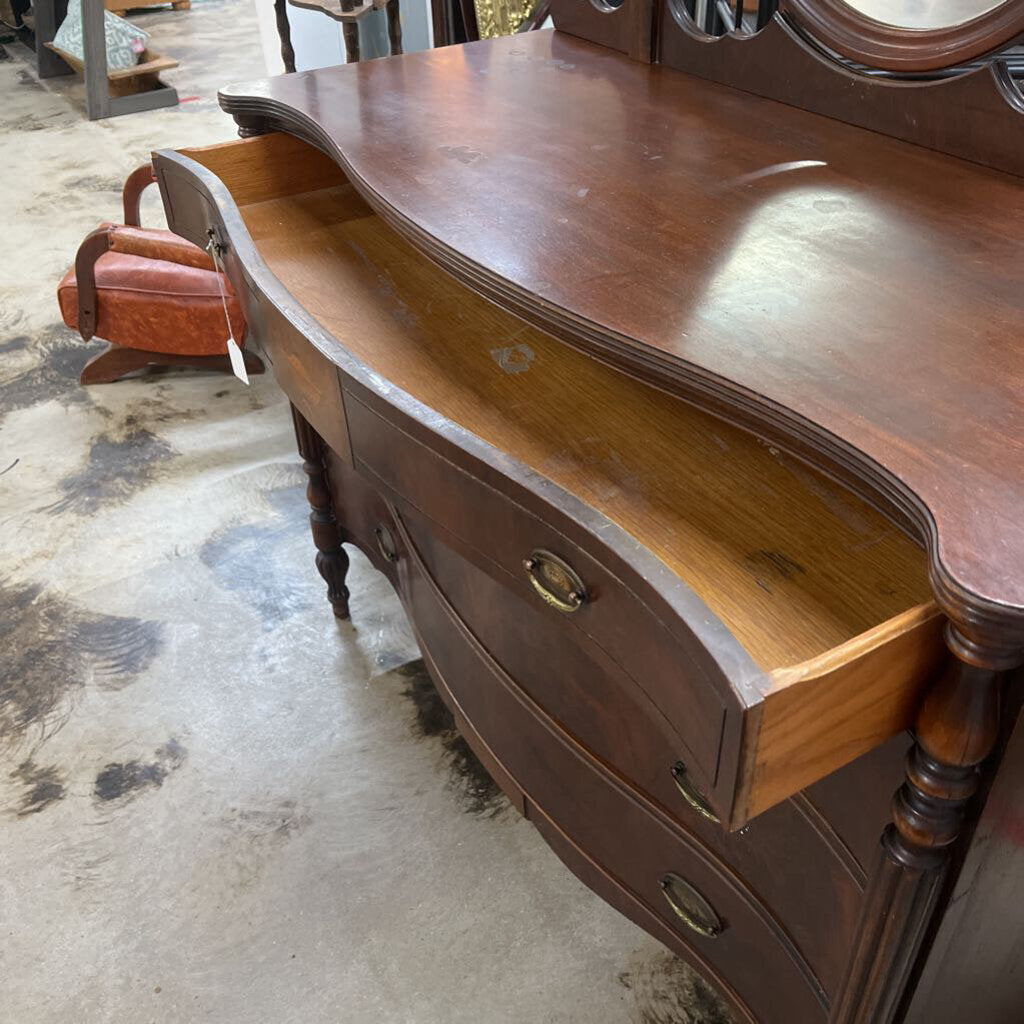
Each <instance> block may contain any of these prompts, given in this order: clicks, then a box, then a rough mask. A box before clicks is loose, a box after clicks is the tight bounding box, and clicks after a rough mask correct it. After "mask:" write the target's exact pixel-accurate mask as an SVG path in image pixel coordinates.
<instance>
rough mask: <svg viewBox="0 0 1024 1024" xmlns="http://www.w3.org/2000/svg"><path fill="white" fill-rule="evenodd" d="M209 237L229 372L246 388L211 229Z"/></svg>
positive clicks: (222, 266)
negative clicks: (226, 340)
mask: <svg viewBox="0 0 1024 1024" xmlns="http://www.w3.org/2000/svg"><path fill="white" fill-rule="evenodd" d="M208 234H209V236H210V241H209V244H208V245H207V246H206V249H207V251H208V252H209V254H210V255H211V256H212V257H213V269H214V270H215V271H216V272H217V288H218V289H219V291H220V302H221V305H222V306H223V307H224V322H225V323H226V324H227V328H228V359H230V360H231V372H232V373H233V374H234V375H235V376H236V377H237V378H238V379H239V380H240V381H241V382H242V383H243V384H245V385H246V386H247V387H248V385H249V374H247V373H246V372H245V356H243V355H242V350H241V348H239V346H238V342H237V341H235V335H234V332H233V331H232V330H231V317H230V315H229V314H228V298H227V295H225V294H224V265H223V264H222V263H221V260H220V248H219V247H218V245H217V238H216V236H215V234H214V232H213V228H210V230H209V232H208Z"/></svg>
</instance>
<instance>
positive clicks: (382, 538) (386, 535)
mask: <svg viewBox="0 0 1024 1024" xmlns="http://www.w3.org/2000/svg"><path fill="white" fill-rule="evenodd" d="M373 535H374V536H375V537H376V538H377V550H378V551H379V552H380V554H381V558H383V559H384V561H385V562H397V561H398V546H397V545H396V544H395V538H394V535H393V534H392V533H391V531H390V530H389V529H388V528H387V526H385V525H384V523H380V524H379V525H378V526H377V527H376V528H375V529H374V531H373Z"/></svg>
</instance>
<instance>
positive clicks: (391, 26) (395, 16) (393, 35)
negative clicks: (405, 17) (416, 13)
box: [387, 0, 402, 57]
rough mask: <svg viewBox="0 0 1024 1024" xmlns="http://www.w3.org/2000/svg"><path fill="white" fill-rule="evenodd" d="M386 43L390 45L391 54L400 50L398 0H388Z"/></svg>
mask: <svg viewBox="0 0 1024 1024" xmlns="http://www.w3.org/2000/svg"><path fill="white" fill-rule="evenodd" d="M387 14H388V43H389V44H390V46H391V56H392V57H395V56H397V55H398V54H400V53H401V52H402V11H401V8H400V7H399V0H388V3H387Z"/></svg>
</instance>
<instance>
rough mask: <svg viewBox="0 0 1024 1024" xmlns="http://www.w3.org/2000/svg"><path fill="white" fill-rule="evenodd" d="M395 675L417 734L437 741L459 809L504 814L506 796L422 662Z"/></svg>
mask: <svg viewBox="0 0 1024 1024" xmlns="http://www.w3.org/2000/svg"><path fill="white" fill-rule="evenodd" d="M396 672H397V673H398V675H399V676H400V677H402V678H403V679H404V680H405V686H404V687H403V689H402V695H403V696H404V697H406V698H408V699H409V701H411V702H412V705H413V707H414V708H415V710H416V722H415V730H416V733H417V734H418V735H420V736H424V737H430V738H432V739H437V740H440V743H441V747H442V750H443V752H444V763H445V766H446V769H447V772H448V782H447V784H446V785H447V788H448V789H449V791H450V792H452V793H453V794H454V795H455V797H456V799H457V800H458V802H459V805H460V806H461V807H462V809H463V810H464V811H465V812H466V813H467V814H472V815H473V816H475V817H479V818H496V817H498V816H499V815H500V814H502V813H504V812H505V811H506V810H507V809H508V807H509V806H510V804H509V802H508V799H507V797H506V796H505V794H504V793H503V792H502V791H501V789H500V787H499V786H498V784H497V783H496V782H495V781H494V779H492V778H491V776H490V775H488V773H487V769H486V768H484V766H483V765H482V764H481V763H480V760H479V758H478V757H477V756H476V754H474V753H473V751H472V749H471V748H470V746H469V744H468V743H467V742H466V741H465V740H464V739H463V737H462V736H461V735H460V733H459V731H458V729H456V727H455V718H454V717H453V716H452V713H451V712H450V711H449V710H448V707H447V705H446V704H445V702H444V701H443V700H442V699H441V695H440V694H439V693H438V692H437V689H436V688H435V686H434V684H433V682H432V680H431V678H430V676H429V674H428V673H427V668H426V666H425V665H424V664H423V662H422V661H421V660H419V659H417V660H416V661H412V662H409V664H408V665H403V666H402V667H401V668H400V669H396Z"/></svg>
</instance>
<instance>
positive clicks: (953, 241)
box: [155, 0, 1024, 1024]
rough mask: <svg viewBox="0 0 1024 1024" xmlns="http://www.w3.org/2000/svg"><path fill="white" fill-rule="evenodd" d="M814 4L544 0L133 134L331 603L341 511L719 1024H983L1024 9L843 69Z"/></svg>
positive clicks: (488, 741)
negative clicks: (227, 129) (168, 126)
mask: <svg viewBox="0 0 1024 1024" xmlns="http://www.w3.org/2000/svg"><path fill="white" fill-rule="evenodd" d="M719 6H720V7H721V6H723V5H719ZM763 6H764V5H762V7H763ZM843 6H845V5H843V4H842V3H841V0H827V2H823V3H820V4H811V3H810V2H809V0H808V2H806V3H805V2H800V3H795V2H794V3H792V4H790V5H789V8H788V9H786V10H784V11H783V12H782V13H776V14H774V15H772V12H771V11H768V12H765V11H764V10H761V11H760V12H753V13H750V12H748V18H747V20H746V21H745V22H742V23H741V25H739V26H734V27H733V31H731V32H725V29H724V28H723V27H722V25H721V24H719V25H718V27H717V29H713V28H712V27H711V26H707V25H705V26H702V27H700V28H698V27H697V25H696V23H695V22H693V20H692V19H691V17H690V15H691V14H692V10H690V9H688V8H687V7H686V5H685V4H683V3H681V2H680V3H679V4H678V5H675V6H674V5H673V4H672V3H668V4H657V5H653V6H652V5H651V3H650V2H649V0H625V3H623V4H622V5H621V6H617V7H612V6H606V5H603V4H595V3H592V2H591V0H556V2H555V4H554V18H555V24H556V26H557V28H556V30H555V31H542V32H533V33H530V34H529V35H522V36H515V37H511V38H503V39H496V40H492V41H488V42H482V43H472V44H468V45H466V46H460V47H448V48H444V49H440V50H434V51H430V52H426V53H417V54H410V55H405V56H402V57H395V58H390V59H386V60H378V61H372V62H368V63H363V64H359V65H354V66H347V67H341V68H331V69H325V70H322V71H315V72H308V73H303V74H297V75H287V76H283V77H281V78H275V79H271V80H268V81H264V82H258V83H254V84H249V85H244V86H236V87H232V88H230V89H226V90H225V91H224V92H223V93H222V94H221V103H222V105H223V106H224V108H225V109H226V110H228V111H229V112H230V113H232V114H233V115H234V117H235V118H236V120H237V121H238V123H239V125H240V126H241V128H242V135H243V138H242V139H241V140H236V141H230V142H225V143H224V144H223V145H219V146H213V147H209V148H205V149H200V150H182V151H170V150H168V151H162V152H160V153H158V154H156V157H155V162H156V168H157V172H158V177H159V181H160V187H161V190H162V194H163V199H164V203H165V206H166V210H167V214H168V218H169V222H170V224H171V226H172V228H173V229H174V230H175V231H177V232H178V233H179V234H181V235H183V236H185V237H186V238H189V239H191V240H193V241H195V242H197V243H199V244H201V245H207V244H211V245H212V246H214V247H215V248H216V251H217V252H218V254H219V257H220V258H221V259H222V261H223V263H224V265H225V267H226V269H227V271H228V274H229V276H230V278H231V281H232V282H233V286H234V288H235V291H236V292H237V293H238V295H239V296H240V298H241V300H242V302H243V305H244V306H245V308H246V311H247V316H248V320H249V324H250V333H249V338H250V344H253V345H256V346H257V347H258V348H259V350H261V352H262V353H263V354H265V356H266V358H267V360H268V362H269V363H270V364H271V365H272V367H273V371H274V373H275V375H276V377H277V380H278V381H279V383H280V384H281V386H282V388H283V389H284V390H285V391H286V393H287V394H288V396H289V398H290V399H291V401H292V405H293V410H294V419H295V428H296V435H297V438H298V444H299V449H300V452H301V455H302V458H303V460H304V467H305V470H306V473H307V474H308V476H309V490H308V494H309V501H310V504H311V506H312V515H311V522H312V527H313V537H314V541H315V544H316V548H317V551H318V553H317V566H318V567H319V569H320V572H321V574H322V575H323V577H324V579H325V580H326V582H327V584H328V589H329V598H330V601H331V603H332V604H333V606H334V611H335V614H337V615H339V616H345V615H347V614H348V599H349V594H348V590H347V589H346V586H345V572H346V568H347V565H348V559H347V556H346V554H345V550H344V548H343V546H342V544H343V543H344V544H349V543H351V544H355V545H357V546H358V547H359V548H361V549H362V550H363V551H364V552H365V553H366V554H367V556H368V557H369V558H370V559H371V561H372V562H373V563H374V565H375V566H377V568H379V569H380V570H381V571H382V572H383V573H385V574H386V575H387V577H388V578H389V579H390V580H391V582H392V583H393V585H394V586H395V588H396V590H397V592H398V594H399V595H400V597H401V599H402V601H403V603H404V605H405V607H406V610H407V612H408V614H409V618H410V620H411V622H412V624H413V627H414V629H415V632H416V635H417V638H418V641H419V643H420V646H421V648H422V651H423V657H424V659H425V661H426V663H427V665H428V667H429V669H430V671H431V673H432V675H433V678H434V680H435V682H436V684H437V686H438V688H439V690H440V692H441V693H442V695H443V696H444V698H445V700H446V701H447V702H448V704H449V705H450V706H451V708H452V710H453V712H454V713H455V716H456V719H457V721H458V724H459V727H460V728H461V729H462V731H463V732H464V734H465V736H466V738H467V740H468V741H469V742H470V744H471V745H472V747H473V748H474V750H475V751H476V752H477V754H478V755H479V756H480V758H481V759H482V760H483V762H484V763H485V765H486V766H487V767H488V769H489V770H490V771H491V772H492V773H493V775H494V777H495V778H496V779H497V780H498V782H499V783H500V784H501V786H502V787H503V788H504V790H505V791H506V792H507V793H508V795H509V796H510V798H511V799H512V800H513V802H514V803H515V805H516V806H517V807H518V808H519V810H520V811H521V812H522V813H523V814H524V815H525V816H526V817H527V818H528V819H529V820H530V821H532V822H533V823H534V824H535V826H536V827H537V829H538V830H539V831H540V832H541V834H542V835H543V836H544V838H545V839H546V840H547V842H548V843H549V844H550V845H551V846H552V848H553V849H554V850H555V851H556V852H557V853H558V855H559V856H560V857H561V858H562V860H563V861H564V862H565V864H566V865H567V866H568V867H569V868H570V869H571V870H572V871H573V872H574V873H575V874H576V875H577V876H578V877H579V878H580V879H582V880H583V881H584V882H585V883H586V884H587V885H588V886H590V887H591V888H592V889H593V890H595V891H596V892H597V893H599V894H600V895H601V896H602V897H603V898H604V899H606V900H607V901H608V902H609V903H611V904H612V905H613V906H614V907H616V908H618V909H619V910H620V911H621V912H622V913H623V914H625V915H627V916H628V917H630V918H632V919H633V920H634V921H636V922H637V923H638V924H640V925H641V926H642V927H643V928H645V929H646V930H647V931H648V932H650V933H651V934H652V935H654V936H656V937H657V938H659V939H660V940H661V941H663V942H664V943H665V945H666V946H668V947H669V948H670V949H672V950H673V951H674V952H676V953H678V954H679V955H680V956H682V957H683V958H685V959H686V960H688V961H689V962H691V963H692V964H694V965H695V966H696V967H697V969H698V970H700V971H701V972H702V973H704V974H705V975H706V976H707V977H708V978H709V979H712V980H713V981H714V982H715V983H716V984H717V985H718V987H719V988H720V990H721V991H722V993H723V995H724V996H725V997H726V999H727V1000H728V1001H729V1003H730V1004H731V1006H732V1008H733V1011H734V1013H735V1016H736V1018H737V1020H738V1021H750V1022H759V1024H815V1022H821V1024H824V1022H826V1021H828V1022H831V1024H853V1022H873V1024H881V1022H890V1021H894V1020H907V1021H913V1022H916V1024H924V1022H939V1024H943V1022H947V1021H948V1022H953V1021H958V1022H962V1021H970V1022H972V1024H975V1022H977V1024H1010V1022H1016V1021H1019V1020H1021V1019H1022V1018H1024V979H1022V974H1021V957H1022V955H1024V927H1022V919H1024V912H1022V910H1021V901H1020V895H1021V885H1022V879H1024V870H1022V866H1024V852H1021V844H1022V843H1024V730H1022V729H1018V730H1017V735H1016V736H1014V727H1015V725H1016V721H1017V713H1018V707H1019V687H1018V686H1017V685H1016V673H1014V671H1013V670H1014V669H1016V668H1017V666H1018V665H1019V664H1020V663H1021V661H1022V659H1024V517H1022V515H1021V511H1020V508H1021V500H1020V499H1021V497H1022V496H1024V486H1022V469H1024V397H1022V396H1024V392H1022V380H1021V377H1022V371H1021V359H1020V357H1019V344H1020V338H1021V334H1022V329H1024V288H1022V287H1021V258H1020V257H1021V253H1022V243H1021V239H1022V238H1024V201H1022V200H1024V192H1022V188H1021V184H1022V183H1021V178H1020V177H1019V175H1024V99H1022V98H1021V96H1020V93H1019V92H1018V91H1017V87H1016V84H1015V83H1014V80H1013V77H1012V74H1011V72H1010V69H1009V68H1008V66H1007V65H1006V64H1005V63H1003V62H1000V61H996V62H995V63H991V62H987V61H986V60H984V59H983V54H985V53H987V52H989V51H991V50H993V49H995V48H997V47H998V46H1000V45H1002V44H1003V43H1005V42H1006V41H1007V40H1008V39H1010V38H1012V37H1013V36H1014V35H1016V34H1019V32H1020V31H1021V30H1022V28H1024V23H1022V24H1020V25H1018V24H1017V23H1016V22H1012V19H1010V17H1009V15H1007V13H1006V11H1002V15H1003V16H1002V20H1001V21H1000V20H999V19H998V18H997V17H996V16H997V15H999V14H1000V11H1001V8H1000V9H997V10H996V11H995V12H993V14H992V15H991V16H985V17H983V18H981V19H980V21H981V22H983V23H984V27H985V28H986V30H987V32H988V34H987V35H985V36H984V38H983V39H982V40H981V41H980V42H979V32H980V29H978V30H976V31H974V32H973V35H972V36H971V39H970V40H968V41H967V42H963V41H962V40H960V39H959V37H957V38H956V39H953V40H952V41H950V39H948V38H945V37H943V38H941V39H940V38H938V37H939V36H941V33H940V32H931V33H929V32H928V31H922V32H919V33H918V34H917V35H913V36H911V37H908V39H904V41H903V42H902V43H900V42H899V40H896V41H893V39H881V40H880V41H879V40H875V39H874V38H873V37H872V36H871V33H870V32H869V31H868V29H869V28H870V25H869V26H868V27H867V28H864V26H863V25H862V26H860V27H861V29H862V30H863V31H861V33H860V34H859V35H857V34H856V33H855V37H856V38H857V39H859V40H860V45H861V49H860V50H859V51H855V52H854V51H850V52H851V53H852V56H850V57H849V59H842V60H841V59H840V58H839V57H838V56H837V54H842V53H845V52H847V51H846V50H844V48H843V47H844V45H845V43H844V37H843V36H842V34H841V32H840V30H841V29H843V30H845V31H846V32H847V33H848V34H849V32H851V31H853V29H851V28H850V16H849V15H848V13H847V14H843V12H842V11H840V10H839V8H841V7H843ZM1022 6H1024V5H1022V4H1021V3H1016V2H1015V3H1011V4H1007V5H1003V7H1009V8H1012V9H1013V11H1015V12H1016V15H1017V16H1018V21H1021V20H1022V19H1021V17H1020V15H1021V14H1022V11H1021V8H1022ZM815 12H816V13H815ZM833 15H834V19H833ZM758 17H760V18H761V21H760V22H759V21H758V20H757V19H758ZM815 17H817V18H818V19H819V21H820V22H821V23H820V24H819V22H816V21H815V20H814V18H815ZM718 18H719V21H721V19H723V18H725V12H724V11H719V13H718ZM843 18H845V19H846V20H845V21H844V20H843ZM853 22H854V28H856V27H857V25H856V22H857V18H853ZM873 24H876V23H873ZM971 25H972V26H974V25H975V23H974V22H972V23H971ZM975 28H976V26H975ZM708 29H712V31H711V33H710V34H709V31H707V30H708ZM830 31H832V32H834V33H836V34H835V35H834V36H831V35H829V32H830ZM716 32H717V33H718V35H716V34H715V33H716ZM891 35H893V36H894V37H895V36H899V35H900V33H896V32H895V31H894V32H893V33H891ZM947 35H949V34H948V33H947ZM924 36H929V39H930V42H929V46H930V49H929V48H925V49H922V48H921V46H922V39H923V37H924ZM931 36H935V37H936V38H935V39H931V38H930V37H931ZM812 37H813V38H814V39H815V40H817V41H818V42H816V43H814V44H813V45H812V43H811V42H810V41H809V40H810V39H811V38H812ZM908 40H909V41H908ZM876 44H877V45H876ZM886 47H888V49H887V48H886ZM826 50H827V52H828V54H829V55H828V56H826V55H825V54H826ZM939 53H941V54H942V56H936V54H939ZM964 61H975V62H977V67H975V68H972V67H968V68H967V69H966V70H964V69H963V68H961V67H959V65H961V64H962V63H963V62H964ZM900 62H902V63H900ZM865 64H867V65H870V66H871V67H873V68H875V69H878V71H879V72H880V73H878V74H871V75H869V74H867V73H866V72H865V71H864V70H863V67H862V65H865ZM952 64H956V65H958V67H957V68H956V69H955V73H950V72H948V71H947V70H946V69H948V68H949V66H950V65H952ZM830 115H831V116H830ZM868 129H874V130H868ZM354 600H358V594H356V595H354ZM894 794H895V796H894Z"/></svg>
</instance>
